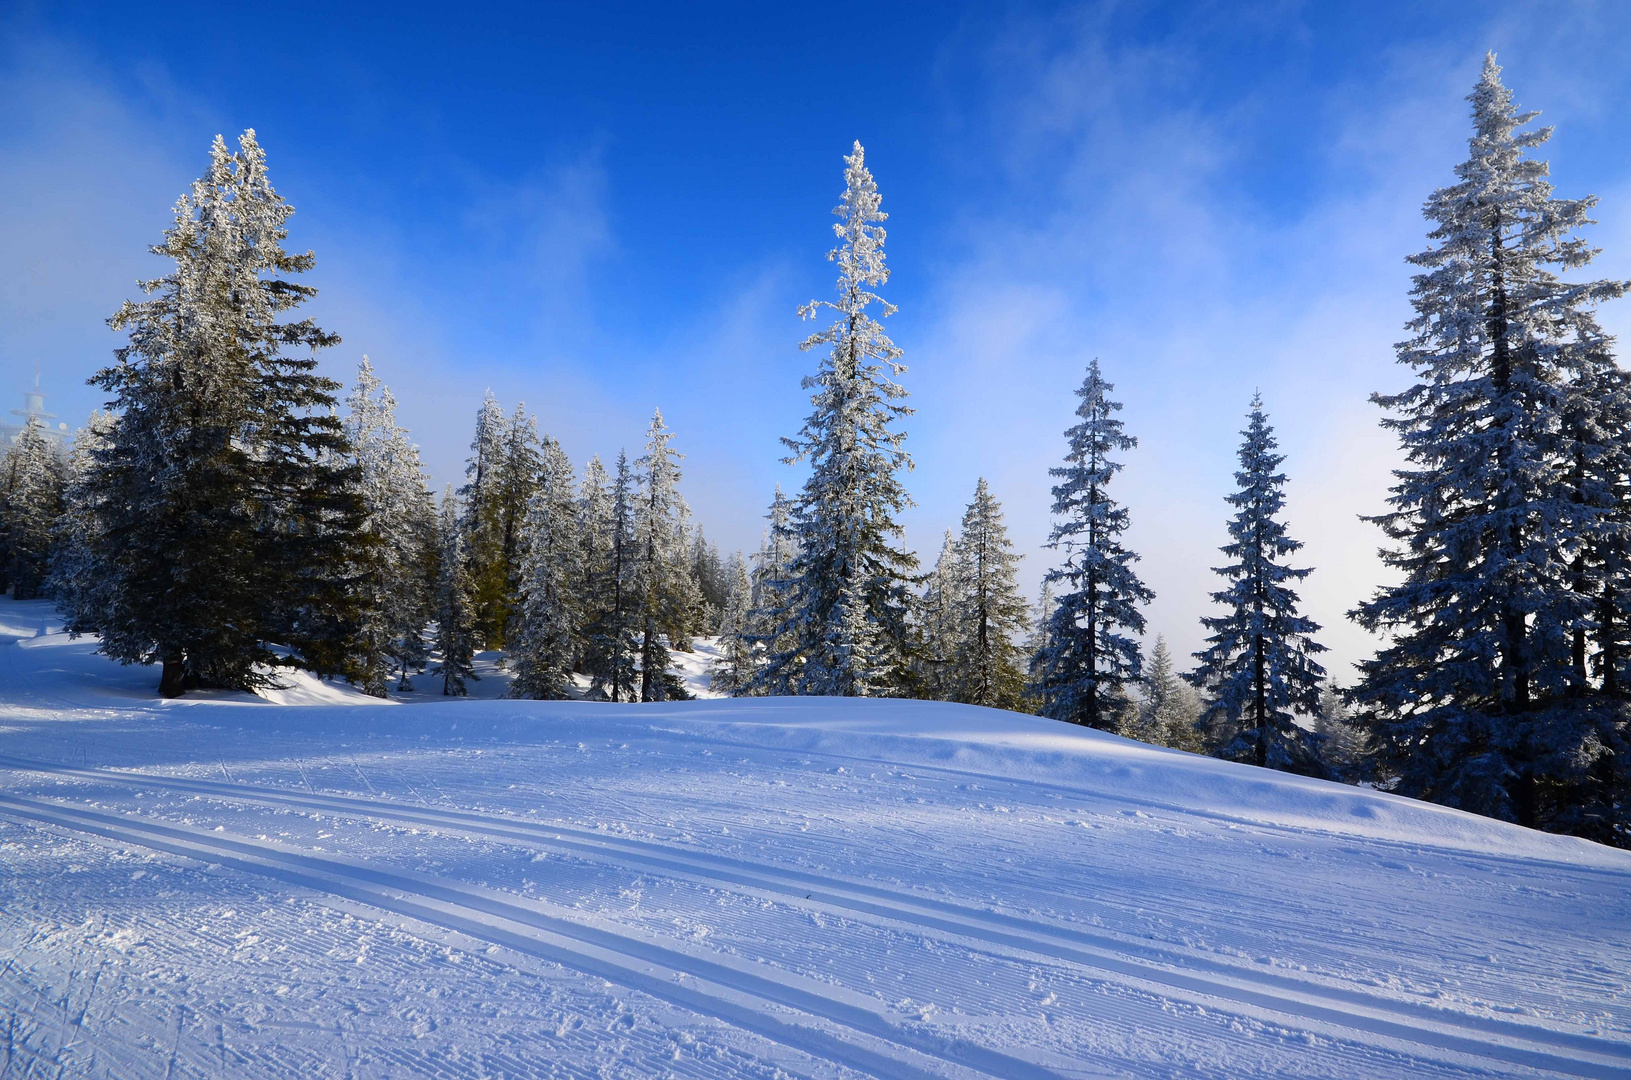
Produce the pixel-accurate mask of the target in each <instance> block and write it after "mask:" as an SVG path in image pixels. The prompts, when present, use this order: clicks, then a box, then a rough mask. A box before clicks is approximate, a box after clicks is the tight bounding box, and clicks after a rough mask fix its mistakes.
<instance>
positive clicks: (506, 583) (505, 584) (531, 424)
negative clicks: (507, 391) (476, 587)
mask: <svg viewBox="0 0 1631 1080" xmlns="http://www.w3.org/2000/svg"><path fill="white" fill-rule="evenodd" d="M505 435H506V438H505V441H504V458H503V461H502V464H501V466H500V468H499V475H498V533H499V566H500V572H499V573H494V574H493V575H492V578H493V581H492V585H493V586H497V585H498V584H499V582H502V589H501V590H500V591H499V592H498V593H497V595H496V596H495V597H493V598H492V599H491V602H490V603H491V607H492V609H493V611H494V615H493V618H494V620H495V623H496V625H497V627H498V629H499V631H500V635H501V636H499V637H498V638H496V639H495V641H496V646H492V647H503V646H504V645H505V643H506V642H507V641H508V640H509V639H508V629H509V626H510V624H511V622H512V619H511V609H512V607H513V606H514V603H515V600H516V598H517V597H518V595H519V594H520V590H521V560H522V559H523V558H524V557H525V550H524V545H523V544H522V541H521V536H522V533H523V531H524V529H525V522H526V517H527V514H528V513H530V512H531V506H532V496H533V494H534V493H535V492H536V491H537V489H538V483H539V474H540V472H541V471H542V469H543V443H542V441H541V440H540V438H539V435H538V420H537V418H536V417H534V416H531V415H530V414H528V412H527V408H526V405H525V404H522V403H519V402H518V403H517V404H516V406H515V413H514V415H512V416H511V417H510V420H509V423H508V424H507V425H506V430H505ZM480 604H481V600H479V599H478V608H479V607H480Z"/></svg>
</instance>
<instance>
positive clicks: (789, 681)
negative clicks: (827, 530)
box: [736, 484, 798, 696]
mask: <svg viewBox="0 0 1631 1080" xmlns="http://www.w3.org/2000/svg"><path fill="white" fill-rule="evenodd" d="M765 520H766V521H767V522H769V524H768V525H766V527H765V532H764V536H763V538H762V539H761V540H760V542H759V550H758V551H757V552H755V553H754V556H753V568H752V570H751V571H750V577H751V578H752V581H753V604H752V607H751V609H750V610H749V612H748V617H747V623H746V626H745V628H744V629H743V636H744V637H745V638H746V639H747V641H748V643H749V645H750V647H751V648H752V652H753V677H752V679H751V680H750V681H749V682H747V683H746V684H744V685H743V686H741V687H738V688H737V690H736V693H737V694H738V695H744V694H752V695H759V696H763V695H786V694H791V693H793V690H794V687H793V683H794V676H795V675H796V674H797V672H798V669H797V666H796V665H792V664H788V665H783V666H782V667H780V668H778V669H776V670H774V671H772V670H771V669H770V668H769V667H768V666H767V665H766V664H765V658H766V657H768V656H773V655H780V654H786V653H790V652H792V651H793V647H794V639H793V636H792V633H791V632H790V630H789V629H788V628H787V627H788V624H787V622H786V621H785V620H784V619H783V618H782V614H783V613H784V612H785V611H786V610H787V609H788V598H789V596H790V595H791V587H792V585H791V583H792V567H793V558H794V556H795V555H797V554H798V540H797V538H796V537H795V536H794V535H793V504H792V502H791V500H789V499H788V498H787V496H786V495H785V494H784V493H783V492H782V488H781V485H780V484H777V485H776V494H775V497H774V498H773V499H771V501H770V510H769V512H768V513H766V514H765Z"/></svg>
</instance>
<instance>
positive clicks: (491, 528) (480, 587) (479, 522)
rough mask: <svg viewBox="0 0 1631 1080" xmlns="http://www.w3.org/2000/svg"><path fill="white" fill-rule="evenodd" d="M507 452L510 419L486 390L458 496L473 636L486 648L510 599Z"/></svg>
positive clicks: (494, 644)
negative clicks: (461, 505) (506, 547)
mask: <svg viewBox="0 0 1631 1080" xmlns="http://www.w3.org/2000/svg"><path fill="white" fill-rule="evenodd" d="M510 450H511V441H510V421H509V418H508V417H506V416H505V415H504V410H503V409H502V408H501V407H500V406H499V404H498V399H497V398H495V397H494V396H493V392H492V391H491V390H489V391H487V393H486V395H485V396H484V397H483V398H482V402H481V408H480V409H479V410H478V411H477V413H476V433H475V436H474V437H473V438H472V439H471V441H470V457H469V459H468V460H467V461H466V462H465V467H464V486H463V487H461V488H460V489H459V498H460V500H461V502H462V504H463V507H464V522H463V526H464V540H463V542H462V544H461V546H462V548H463V550H464V558H465V561H466V572H467V573H468V574H469V576H470V590H471V603H472V604H474V606H475V619H476V637H477V640H478V642H479V643H480V644H481V645H482V646H484V647H486V648H490V649H496V648H500V647H502V645H503V641H504V617H505V607H506V604H507V602H508V598H509V566H508V564H507V562H506V558H505V539H506V536H505V533H506V526H507V520H506V519H507V518H509V517H510V514H509V512H508V511H510V510H512V509H513V508H512V507H508V506H507V501H508V500H507V499H506V495H507V494H508V492H507V490H506V489H507V488H508V487H509V484H508V477H507V475H506V473H507V471H508V464H509V457H510Z"/></svg>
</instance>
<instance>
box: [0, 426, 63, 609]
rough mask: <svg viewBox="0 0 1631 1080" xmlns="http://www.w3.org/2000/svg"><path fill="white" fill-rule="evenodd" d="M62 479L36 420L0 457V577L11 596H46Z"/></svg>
mask: <svg viewBox="0 0 1631 1080" xmlns="http://www.w3.org/2000/svg"><path fill="white" fill-rule="evenodd" d="M66 485H67V476H66V475H65V469H64V466H63V462H62V459H61V458H60V457H59V456H58V454H57V451H56V448H55V447H53V446H52V445H51V443H50V441H49V440H47V439H46V437H45V432H44V429H43V428H42V427H41V426H40V420H39V417H37V416H31V417H29V418H28V423H27V424H26V425H24V427H23V431H22V434H21V435H19V436H18V437H17V441H16V442H15V443H13V444H12V445H11V446H10V447H8V448H7V449H6V453H5V455H4V457H0V537H3V538H4V541H5V545H4V551H3V556H4V562H5V566H4V576H5V579H6V580H7V581H8V582H10V584H11V590H12V596H14V597H15V598H16V599H18V600H33V599H36V598H38V597H40V596H42V595H44V594H45V592H46V580H47V575H48V573H49V565H50V557H51V537H52V530H53V529H54V527H55V526H56V523H57V518H58V516H59V515H60V514H61V513H62V510H63V501H62V497H63V489H64V488H65V487H66Z"/></svg>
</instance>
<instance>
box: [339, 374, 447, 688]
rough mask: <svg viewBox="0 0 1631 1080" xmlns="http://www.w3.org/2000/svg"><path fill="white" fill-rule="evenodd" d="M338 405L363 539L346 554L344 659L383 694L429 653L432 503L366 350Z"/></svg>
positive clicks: (432, 600) (414, 455)
mask: <svg viewBox="0 0 1631 1080" xmlns="http://www.w3.org/2000/svg"><path fill="white" fill-rule="evenodd" d="M346 407H347V408H348V410H349V415H348V416H347V417H346V420H345V433H346V440H347V442H348V443H349V444H350V453H351V460H352V463H353V465H354V467H355V468H354V473H353V475H354V476H355V479H356V484H357V492H358V498H359V501H360V502H361V504H362V510H363V525H362V533H363V535H364V536H365V537H366V538H367V540H368V542H367V543H366V544H363V545H358V547H357V549H356V550H355V551H354V552H353V553H352V557H353V559H354V561H355V562H356V563H357V565H356V567H355V570H354V572H353V576H354V582H355V584H354V588H355V590H356V593H357V598H358V603H357V607H358V632H357V637H356V648H355V653H354V655H353V656H352V658H351V663H352V668H353V671H354V677H355V679H356V681H357V683H358V685H360V686H361V687H362V688H363V689H364V690H365V691H366V692H367V693H369V694H372V695H374V696H375V697H385V696H386V693H387V691H388V690H389V686H390V680H391V677H392V675H396V676H398V679H399V685H409V683H408V676H409V672H410V670H422V669H423V668H424V665H425V662H426V660H427V659H428V656H429V646H428V643H427V642H426V640H425V627H426V625H427V624H428V623H429V622H430V621H431V619H432V618H433V616H434V612H433V608H434V604H435V597H434V593H433V590H432V589H431V588H430V581H429V577H428V575H427V573H426V568H427V566H428V563H429V561H430V558H429V556H430V555H432V554H433V553H434V550H435V546H436V543H437V537H436V507H435V503H434V502H433V501H432V497H431V494H430V491H429V489H428V488H427V487H426V476H425V470H424V466H423V465H422V464H421V462H420V459H419V448H418V447H416V446H415V445H414V444H413V442H412V441H411V440H410V439H409V437H408V433H407V432H406V431H404V430H403V429H402V427H401V426H400V425H398V424H397V422H396V399H395V398H394V397H392V395H391V391H390V388H389V387H387V386H386V385H385V384H384V383H383V382H381V381H380V379H379V376H377V375H376V374H374V368H373V365H372V364H370V363H369V361H368V357H366V356H365V357H363V358H362V363H361V364H359V365H358V368H357V382H356V385H355V387H354V388H353V389H352V392H351V395H350V396H349V397H348V398H347V399H346ZM427 547H429V548H430V549H431V551H430V552H427V550H426V549H427Z"/></svg>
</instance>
